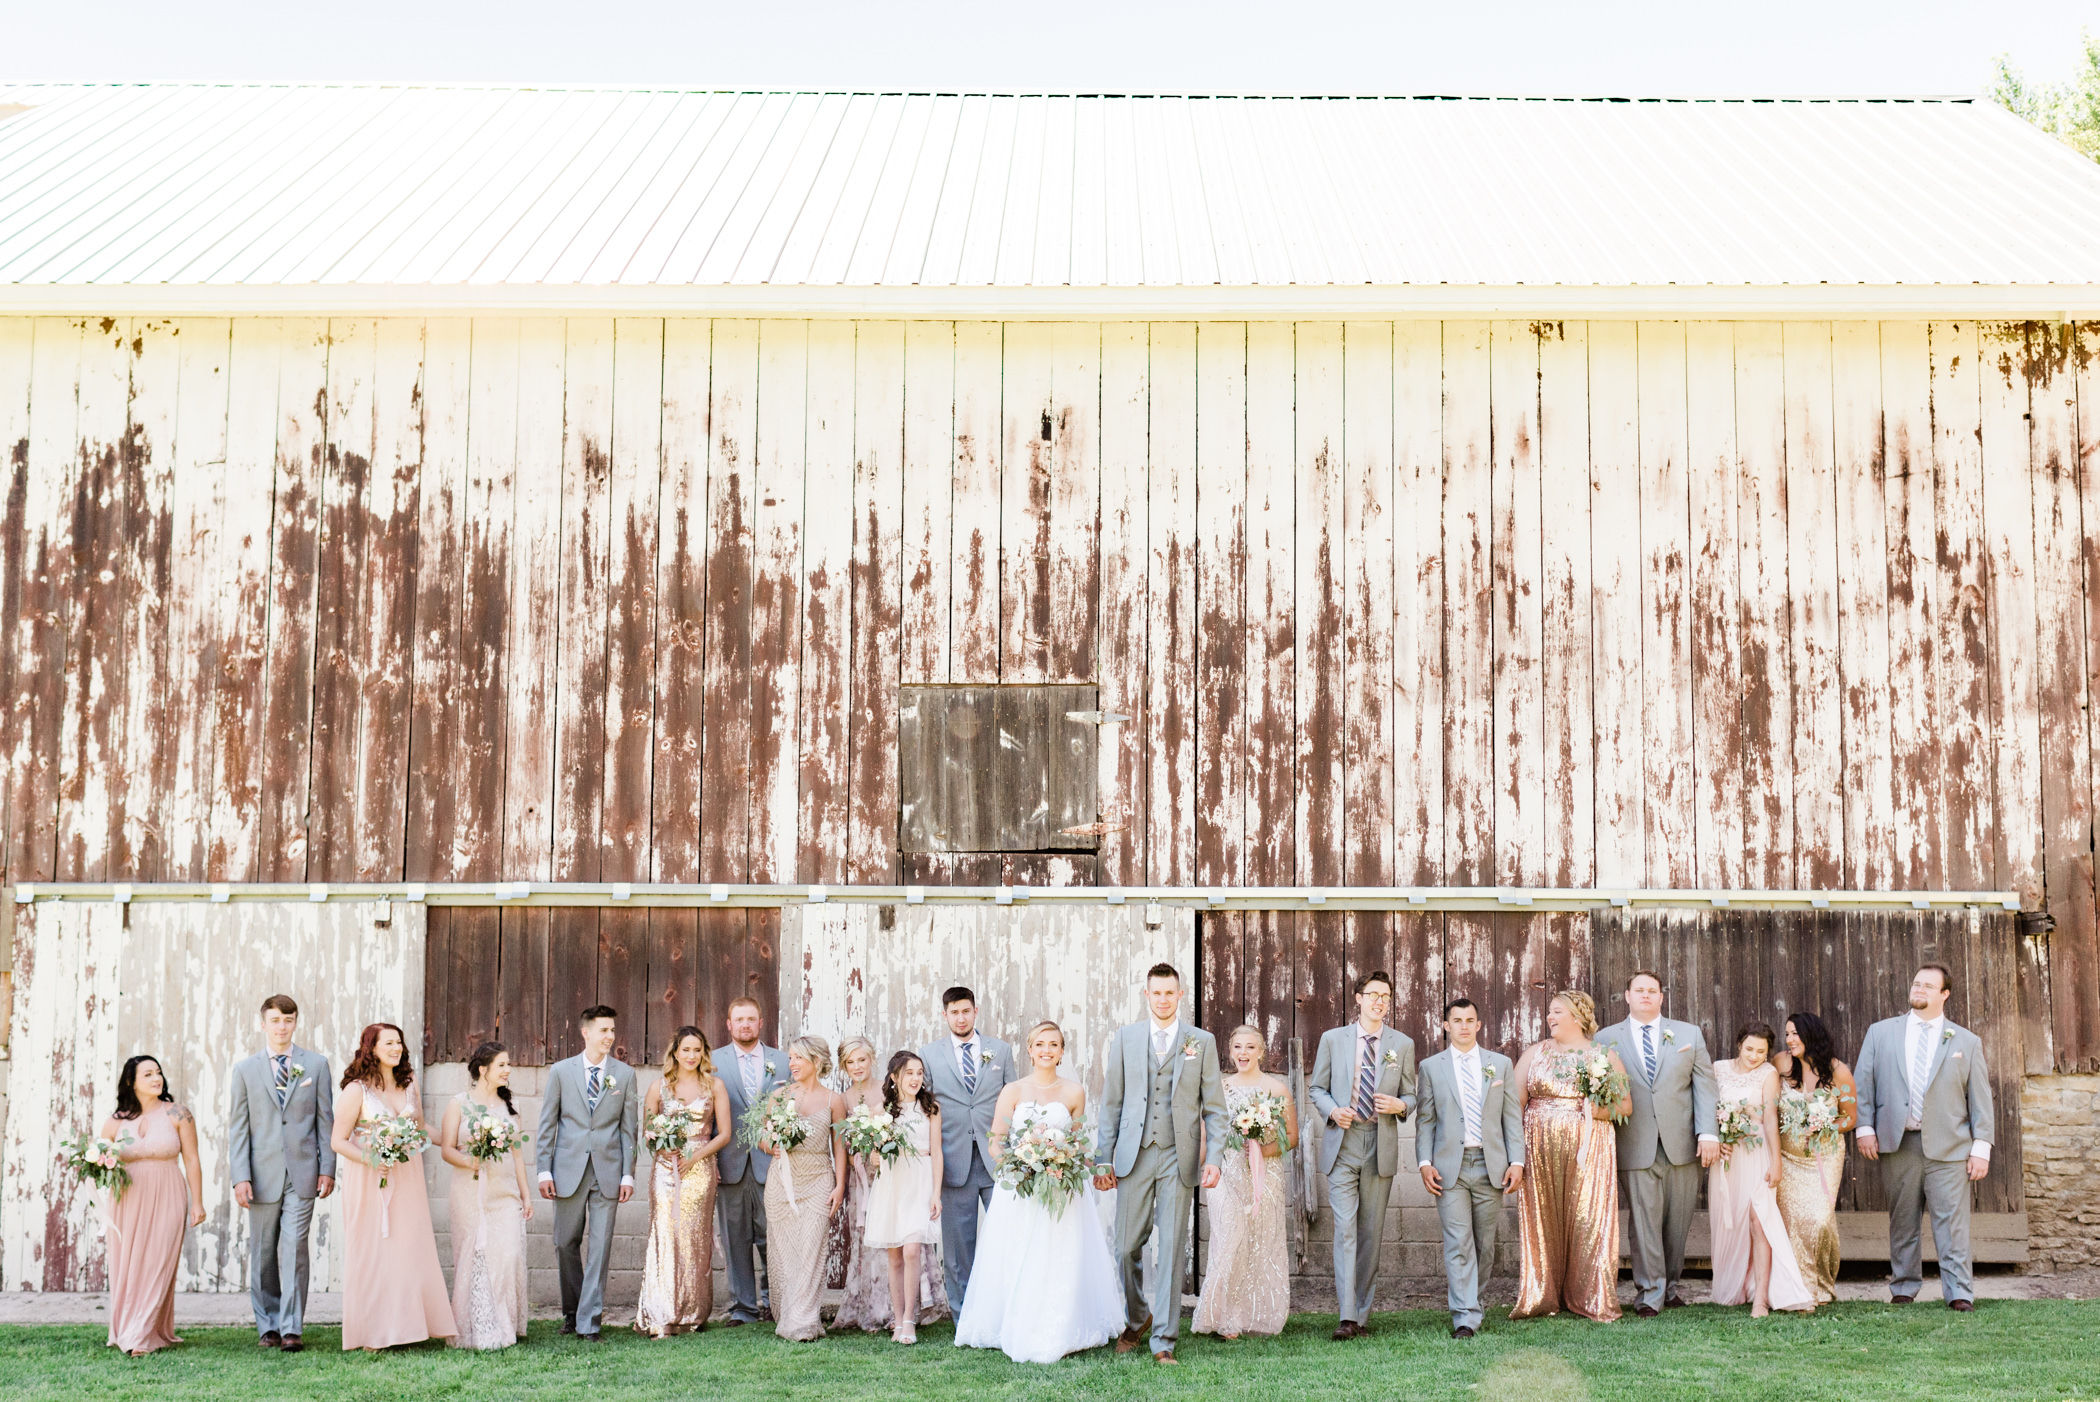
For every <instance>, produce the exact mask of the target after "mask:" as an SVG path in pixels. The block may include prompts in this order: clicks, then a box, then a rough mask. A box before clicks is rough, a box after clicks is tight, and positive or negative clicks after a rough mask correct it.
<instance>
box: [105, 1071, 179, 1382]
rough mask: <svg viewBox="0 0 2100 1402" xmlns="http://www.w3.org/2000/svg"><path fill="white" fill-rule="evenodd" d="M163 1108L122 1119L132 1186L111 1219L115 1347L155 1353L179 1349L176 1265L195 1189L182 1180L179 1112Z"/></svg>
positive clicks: (111, 1324)
mask: <svg viewBox="0 0 2100 1402" xmlns="http://www.w3.org/2000/svg"><path fill="white" fill-rule="evenodd" d="M188 1113H189V1112H188V1111H187V1110H183V1109H181V1108H179V1107H178V1106H174V1105H158V1106H155V1107H154V1108H153V1109H151V1110H148V1111H147V1112H146V1113H145V1114H144V1115H142V1116H140V1117H139V1118H138V1119H136V1120H120V1121H119V1122H118V1123H117V1133H118V1134H120V1135H121V1134H128V1135H130V1136H131V1139H132V1143H131V1144H130V1145H129V1146H128V1147H127V1148H126V1149H125V1151H124V1167H125V1168H126V1169H128V1170H130V1173H131V1186H130V1187H128V1188H126V1189H125V1190H124V1195H123V1196H122V1197H120V1198H118V1199H117V1204H116V1207H115V1208H114V1209H112V1210H111V1212H110V1214H109V1346H110V1347H111V1348H120V1349H123V1350H124V1351H125V1352H126V1353H152V1352H153V1351H154V1350H156V1349H163V1348H166V1347H167V1346H168V1345H169V1344H179V1343H181V1342H182V1340H181V1339H179V1338H177V1337H176V1336H175V1267H176V1266H177V1265H178V1264H180V1262H181V1260H182V1237H183V1234H184V1233H185V1232H187V1231H188V1230H189V1225H190V1185H189V1184H188V1183H186V1182H184V1181H183V1177H182V1136H181V1133H180V1132H179V1131H178V1130H177V1129H176V1128H175V1124H176V1119H175V1117H176V1116H177V1115H186V1114H188Z"/></svg>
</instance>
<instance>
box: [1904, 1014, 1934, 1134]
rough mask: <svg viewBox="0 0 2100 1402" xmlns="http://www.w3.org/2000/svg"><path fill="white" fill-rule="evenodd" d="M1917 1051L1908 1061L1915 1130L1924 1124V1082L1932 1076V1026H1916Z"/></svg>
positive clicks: (1920, 1024) (1922, 1023)
mask: <svg viewBox="0 0 2100 1402" xmlns="http://www.w3.org/2000/svg"><path fill="white" fill-rule="evenodd" d="M1917 1041H1918V1050H1917V1052H1916V1053H1915V1054H1913V1055H1912V1057H1911V1059H1910V1123H1909V1124H1908V1125H1907V1126H1905V1128H1907V1129H1916V1128H1917V1127H1918V1126H1919V1125H1922V1124H1923V1123H1924V1122H1925V1082H1926V1081H1927V1080H1928V1079H1929V1078H1930V1076H1931V1074H1932V1024H1931V1023H1929V1022H1921V1023H1919V1024H1918V1035H1917Z"/></svg>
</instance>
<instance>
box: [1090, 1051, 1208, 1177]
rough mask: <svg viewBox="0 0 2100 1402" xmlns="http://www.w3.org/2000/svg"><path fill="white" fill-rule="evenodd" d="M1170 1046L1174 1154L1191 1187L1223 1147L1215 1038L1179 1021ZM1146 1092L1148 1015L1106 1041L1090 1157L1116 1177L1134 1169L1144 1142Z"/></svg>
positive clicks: (1148, 1082) (1149, 1084) (1148, 1075)
mask: <svg viewBox="0 0 2100 1402" xmlns="http://www.w3.org/2000/svg"><path fill="white" fill-rule="evenodd" d="M1170 1045H1171V1046H1172V1048H1173V1050H1171V1051H1169V1052H1168V1053H1167V1054H1168V1055H1169V1056H1171V1057H1173V1058H1174V1089H1173V1091H1172V1095H1173V1100H1174V1107H1173V1109H1174V1153H1175V1157H1176V1158H1177V1159H1178V1160H1179V1161H1180V1168H1181V1186H1183V1187H1184V1188H1193V1187H1195V1186H1196V1179H1197V1176H1198V1172H1197V1170H1198V1169H1199V1168H1200V1167H1202V1166H1203V1165H1205V1164H1215V1163H1217V1162H1218V1160H1219V1156H1220V1154H1221V1153H1222V1152H1223V1150H1224V1146H1225V1083H1224V1081H1223V1080H1222V1079H1220V1077H1219V1074H1218V1039H1217V1038H1215V1037H1213V1036H1211V1035H1210V1033H1208V1032H1205V1031H1204V1030H1203V1029H1202V1028H1200V1027H1197V1026H1195V1025H1194V1024H1193V1023H1191V1022H1189V1021H1187V1020H1186V1019H1183V1020H1182V1021H1181V1022H1179V1023H1177V1024H1176V1025H1175V1028H1174V1035H1173V1037H1172V1039H1171V1042H1170ZM1151 1094H1152V1023H1151V1020H1150V1019H1147V1020H1146V1021H1144V1022H1133V1023H1131V1024H1130V1025H1128V1026H1127V1027H1121V1028H1118V1029H1117V1030H1116V1035H1115V1037H1114V1038H1113V1039H1112V1040H1111V1041H1110V1042H1109V1044H1108V1076H1107V1085H1106V1086H1105V1087H1104V1088H1103V1092H1102V1096H1101V1127H1100V1138H1099V1140H1098V1141H1097V1142H1096V1144H1095V1148H1094V1161H1095V1162H1096V1163H1106V1164H1108V1165H1110V1166H1111V1167H1113V1168H1114V1169H1115V1172H1116V1176H1117V1177H1119V1178H1120V1177H1122V1176H1123V1175H1125V1174H1127V1173H1129V1172H1130V1171H1131V1170H1132V1169H1134V1168H1136V1167H1137V1157H1138V1150H1140V1149H1142V1148H1143V1147H1144V1146H1145V1116H1146V1113H1147V1111H1148V1110H1149V1109H1150V1100H1151ZM1199 1129H1200V1130H1201V1131H1202V1138H1201V1140H1200V1144H1201V1154H1200V1156H1199V1154H1198V1144H1199V1140H1198V1138H1197V1131H1198V1130H1199Z"/></svg>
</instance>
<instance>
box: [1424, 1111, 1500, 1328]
mask: <svg viewBox="0 0 2100 1402" xmlns="http://www.w3.org/2000/svg"><path fill="white" fill-rule="evenodd" d="M1436 1217H1437V1221H1438V1222H1440V1223H1441V1224H1442V1225H1443V1228H1444V1278H1445V1280H1446V1281H1447V1282H1448V1283H1449V1286H1450V1293H1449V1298H1448V1299H1447V1301H1446V1303H1448V1304H1449V1305H1450V1307H1451V1327H1452V1328H1453V1329H1478V1328H1479V1327H1480V1282H1481V1281H1482V1280H1483V1279H1484V1278H1485V1277H1487V1276H1489V1275H1492V1274H1493V1273H1494V1270H1495V1228H1496V1227H1497V1226H1498V1225H1499V1224H1500V1222H1501V1220H1502V1190H1501V1189H1500V1188H1499V1187H1497V1186H1495V1184H1494V1182H1493V1181H1492V1180H1491V1179H1489V1177H1488V1171H1487V1159H1486V1158H1485V1157H1484V1156H1483V1155H1482V1154H1481V1152H1480V1150H1478V1149H1468V1150H1466V1156H1465V1158H1464V1159H1462V1160H1461V1161H1460V1162H1459V1166H1458V1178H1457V1180H1456V1181H1453V1182H1446V1183H1445V1184H1444V1195H1443V1196H1442V1197H1440V1198H1438V1199H1437V1200H1436Z"/></svg>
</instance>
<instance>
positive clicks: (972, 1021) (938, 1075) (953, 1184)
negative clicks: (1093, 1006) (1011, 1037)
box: [919, 985, 1014, 1317]
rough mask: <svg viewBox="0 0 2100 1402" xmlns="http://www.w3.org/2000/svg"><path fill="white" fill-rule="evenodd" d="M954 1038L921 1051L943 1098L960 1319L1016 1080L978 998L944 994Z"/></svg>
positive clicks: (945, 1202)
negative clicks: (985, 1029)
mask: <svg viewBox="0 0 2100 1402" xmlns="http://www.w3.org/2000/svg"><path fill="white" fill-rule="evenodd" d="M941 1015H942V1016H943V1017H945V1018H947V1020H948V1035H947V1036H946V1037H943V1038H941V1040H939V1041H937V1042H928V1043H927V1044H926V1045H925V1046H923V1047H920V1048H919V1060H920V1061H921V1062H923V1063H925V1066H926V1083H927V1085H928V1086H929V1087H930V1088H931V1089H932V1091H933V1098H934V1099H935V1100H938V1101H939V1102H940V1103H941V1263H942V1267H943V1269H945V1270H946V1272H947V1274H948V1306H949V1308H950V1309H953V1310H954V1311H955V1313H956V1315H957V1316H958V1317H959V1316H960V1315H961V1314H962V1306H963V1297H964V1296H965V1295H967V1294H968V1293H969V1291H970V1268H971V1266H973V1265H975V1264H976V1261H977V1214H978V1211H979V1210H980V1209H981V1208H983V1207H985V1206H988V1205H989V1204H990V1203H991V1200H992V1112H993V1111H995V1110H997V1109H998V1108H999V1092H1000V1091H1001V1090H1003V1089H1005V1087H1006V1084H1007V1082H1009V1081H1011V1080H1013V1079H1014V1053H1013V1048H1012V1047H1010V1046H1008V1045H1007V1044H1006V1043H1004V1042H1002V1041H1000V1040H999V1039H998V1038H997V1037H988V1036H986V1035H985V1034H983V1033H982V1032H979V1031H978V1030H977V995H976V994H975V993H972V992H971V991H970V990H969V989H967V988H963V987H961V986H959V985H958V986H957V987H954V988H951V989H949V990H948V991H947V992H945V993H943V994H942V995H941Z"/></svg>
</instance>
